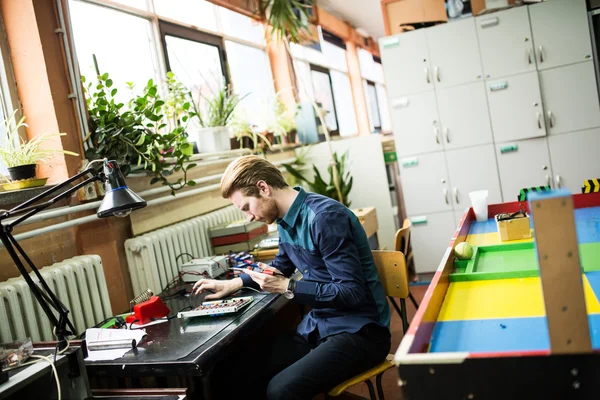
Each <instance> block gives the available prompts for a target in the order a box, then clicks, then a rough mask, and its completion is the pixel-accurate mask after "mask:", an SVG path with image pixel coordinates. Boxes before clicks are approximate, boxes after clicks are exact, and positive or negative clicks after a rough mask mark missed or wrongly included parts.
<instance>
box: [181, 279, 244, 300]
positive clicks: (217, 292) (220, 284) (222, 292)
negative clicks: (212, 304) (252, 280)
mask: <svg viewBox="0 0 600 400" xmlns="http://www.w3.org/2000/svg"><path fill="white" fill-rule="evenodd" d="M242 286H243V283H242V280H241V279H240V278H234V279H231V280H228V281H220V280H215V279H201V280H199V281H198V282H196V283H195V284H194V288H193V289H192V291H193V293H194V294H196V295H197V294H200V293H204V292H211V294H209V295H207V296H206V297H205V299H206V300H214V299H220V298H222V297H225V296H227V295H229V294H231V293H233V292H235V291H238V290H240V289H241V288H242Z"/></svg>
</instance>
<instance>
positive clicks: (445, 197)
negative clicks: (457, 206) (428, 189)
mask: <svg viewBox="0 0 600 400" xmlns="http://www.w3.org/2000/svg"><path fill="white" fill-rule="evenodd" d="M443 192H444V200H445V201H446V204H450V202H449V201H448V189H446V188H444V189H443Z"/></svg>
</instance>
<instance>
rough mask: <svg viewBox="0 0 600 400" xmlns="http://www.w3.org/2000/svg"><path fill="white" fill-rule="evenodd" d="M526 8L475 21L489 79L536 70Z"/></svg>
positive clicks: (481, 17) (484, 69) (478, 18)
mask: <svg viewBox="0 0 600 400" xmlns="http://www.w3.org/2000/svg"><path fill="white" fill-rule="evenodd" d="M527 10H528V9H527V7H515V8H513V9H510V10H506V11H499V12H496V13H493V14H490V15H482V16H480V17H477V18H475V25H476V27H477V35H478V37H479V49H480V51H481V61H482V64H483V73H484V74H485V77H486V78H492V79H496V78H499V77H503V76H508V75H515V74H520V73H523V72H528V71H535V67H536V63H535V54H534V52H533V40H531V27H530V25H529V12H528V11H527Z"/></svg>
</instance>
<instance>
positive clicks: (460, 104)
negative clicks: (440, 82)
mask: <svg viewBox="0 0 600 400" xmlns="http://www.w3.org/2000/svg"><path fill="white" fill-rule="evenodd" d="M436 91H437V103H438V111H439V116H440V131H441V138H442V141H443V142H444V147H445V148H446V149H456V148H461V147H467V146H476V145H480V144H486V143H492V141H493V138H492V127H491V124H490V114H489V112H488V106H487V98H486V94H485V84H484V82H474V83H468V84H465V85H459V86H454V87H451V88H443V89H438V90H436Z"/></svg>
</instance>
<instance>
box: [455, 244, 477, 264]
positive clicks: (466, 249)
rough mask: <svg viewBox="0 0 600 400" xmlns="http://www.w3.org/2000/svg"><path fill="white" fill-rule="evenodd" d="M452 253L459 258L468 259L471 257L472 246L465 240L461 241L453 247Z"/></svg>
mask: <svg viewBox="0 0 600 400" xmlns="http://www.w3.org/2000/svg"><path fill="white" fill-rule="evenodd" d="M454 254H455V255H456V258H458V259H459V260H470V259H471V257H473V247H472V246H471V245H470V244H469V243H467V242H461V243H459V244H457V245H456V247H455V248H454Z"/></svg>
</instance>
